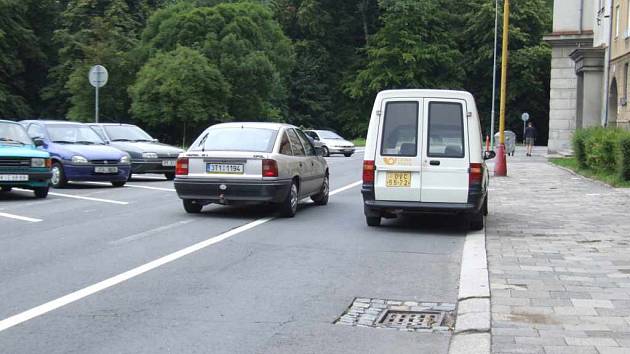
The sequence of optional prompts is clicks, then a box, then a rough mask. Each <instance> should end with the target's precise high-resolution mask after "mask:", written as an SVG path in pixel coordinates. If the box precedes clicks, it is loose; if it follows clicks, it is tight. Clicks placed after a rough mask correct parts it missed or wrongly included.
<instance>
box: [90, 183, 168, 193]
mask: <svg viewBox="0 0 630 354" xmlns="http://www.w3.org/2000/svg"><path fill="white" fill-rule="evenodd" d="M83 183H87V184H96V185H99V186H102V185H108V186H110V185H111V184H110V183H105V182H83ZM126 187H129V188H140V189H151V190H155V191H165V192H175V188H162V187H149V186H142V185H139V184H129V183H127V184H125V188H126Z"/></svg>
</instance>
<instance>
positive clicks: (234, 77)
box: [142, 2, 293, 120]
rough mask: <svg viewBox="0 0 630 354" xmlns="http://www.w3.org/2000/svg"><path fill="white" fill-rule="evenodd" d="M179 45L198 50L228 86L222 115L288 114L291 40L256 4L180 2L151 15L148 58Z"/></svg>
mask: <svg viewBox="0 0 630 354" xmlns="http://www.w3.org/2000/svg"><path fill="white" fill-rule="evenodd" d="M178 45H181V46H186V47H189V48H192V49H195V50H198V51H199V52H200V53H202V54H203V55H204V56H205V57H206V58H208V60H209V61H210V62H211V63H212V64H214V65H216V67H217V68H218V70H219V71H220V72H221V74H222V75H223V77H224V78H225V79H226V81H227V82H228V83H229V85H230V87H231V92H232V95H231V97H230V99H229V101H228V104H227V111H226V116H228V117H232V118H234V119H238V120H281V119H282V120H283V119H286V117H287V115H288V108H287V97H288V92H287V89H286V87H287V86H288V76H289V73H290V72H291V69H292V65H293V52H292V48H291V43H290V41H289V40H288V38H286V36H285V35H284V33H283V32H282V29H281V28H280V26H279V25H278V23H277V22H276V21H275V20H274V19H273V17H272V13H271V12H270V11H269V9H268V8H267V7H265V6H262V5H260V4H257V3H250V2H241V3H226V4H219V5H216V6H213V7H195V6H192V5H188V4H178V5H176V6H172V7H168V8H166V9H164V10H160V11H158V12H156V13H155V15H154V16H152V17H151V19H150V21H149V24H148V26H147V28H146V30H145V31H144V33H143V35H142V51H143V53H144V55H145V56H146V57H151V56H152V55H155V53H158V52H160V51H170V50H173V49H174V48H176V47H177V46H178Z"/></svg>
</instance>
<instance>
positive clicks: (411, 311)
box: [334, 298, 455, 332]
mask: <svg viewBox="0 0 630 354" xmlns="http://www.w3.org/2000/svg"><path fill="white" fill-rule="evenodd" d="M334 323H336V324H340V325H346V326H358V327H375V328H390V329H397V330H399V331H408V332H443V331H451V330H452V329H453V327H454V326H455V304H448V303H443V302H418V301H400V300H386V299H371V298H356V299H354V301H353V302H352V304H351V305H350V307H349V308H348V309H347V310H346V312H345V313H344V314H343V315H341V317H339V318H338V319H337V320H336V321H335V322H334Z"/></svg>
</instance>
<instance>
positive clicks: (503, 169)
mask: <svg viewBox="0 0 630 354" xmlns="http://www.w3.org/2000/svg"><path fill="white" fill-rule="evenodd" d="M509 29H510V0H504V2H503V45H502V47H501V99H500V100H501V102H500V109H499V148H498V151H497V163H496V165H495V171H494V174H495V176H507V160H506V157H505V105H506V96H507V69H508V43H509V41H508V38H509Z"/></svg>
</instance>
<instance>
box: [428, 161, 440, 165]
mask: <svg viewBox="0 0 630 354" xmlns="http://www.w3.org/2000/svg"><path fill="white" fill-rule="evenodd" d="M429 165H431V166H440V161H438V160H431V161H430V162H429Z"/></svg>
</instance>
